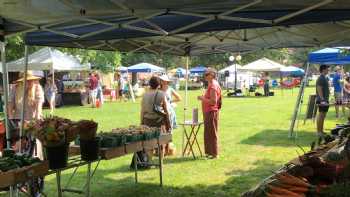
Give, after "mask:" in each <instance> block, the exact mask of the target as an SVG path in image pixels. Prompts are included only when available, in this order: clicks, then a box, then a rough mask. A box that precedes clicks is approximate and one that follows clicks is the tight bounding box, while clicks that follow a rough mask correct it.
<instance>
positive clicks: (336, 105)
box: [334, 104, 339, 118]
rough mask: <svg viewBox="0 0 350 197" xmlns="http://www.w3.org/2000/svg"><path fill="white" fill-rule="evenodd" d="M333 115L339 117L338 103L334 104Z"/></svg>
mask: <svg viewBox="0 0 350 197" xmlns="http://www.w3.org/2000/svg"><path fill="white" fill-rule="evenodd" d="M334 107H335V117H336V118H339V105H338V104H335V106H334Z"/></svg>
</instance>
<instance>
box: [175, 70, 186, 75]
mask: <svg viewBox="0 0 350 197" xmlns="http://www.w3.org/2000/svg"><path fill="white" fill-rule="evenodd" d="M176 75H177V76H178V77H184V76H186V69H183V68H177V69H176Z"/></svg>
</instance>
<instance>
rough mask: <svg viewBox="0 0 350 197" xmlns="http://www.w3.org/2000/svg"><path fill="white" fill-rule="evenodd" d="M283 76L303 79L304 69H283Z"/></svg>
mask: <svg viewBox="0 0 350 197" xmlns="http://www.w3.org/2000/svg"><path fill="white" fill-rule="evenodd" d="M281 74H282V76H292V77H302V76H304V75H305V71H304V69H301V68H298V67H295V66H286V67H284V68H281Z"/></svg>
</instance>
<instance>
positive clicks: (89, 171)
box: [85, 162, 91, 197]
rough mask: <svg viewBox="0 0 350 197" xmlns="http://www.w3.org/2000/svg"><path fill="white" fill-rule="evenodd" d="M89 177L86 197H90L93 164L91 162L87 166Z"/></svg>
mask: <svg viewBox="0 0 350 197" xmlns="http://www.w3.org/2000/svg"><path fill="white" fill-rule="evenodd" d="M87 168H88V169H87V174H86V175H87V176H86V190H85V196H86V197H90V182H91V163H90V162H89V163H88V164H87Z"/></svg>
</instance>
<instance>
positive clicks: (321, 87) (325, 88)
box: [316, 65, 329, 140]
mask: <svg viewBox="0 0 350 197" xmlns="http://www.w3.org/2000/svg"><path fill="white" fill-rule="evenodd" d="M328 72H329V66H327V65H321V66H320V74H321V75H320V76H319V77H318V79H317V81H316V102H317V104H318V111H319V113H318V117H317V135H318V137H319V138H320V140H321V139H323V138H324V131H323V125H324V120H325V118H326V115H327V112H328V109H329V80H328V77H327V74H328Z"/></svg>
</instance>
